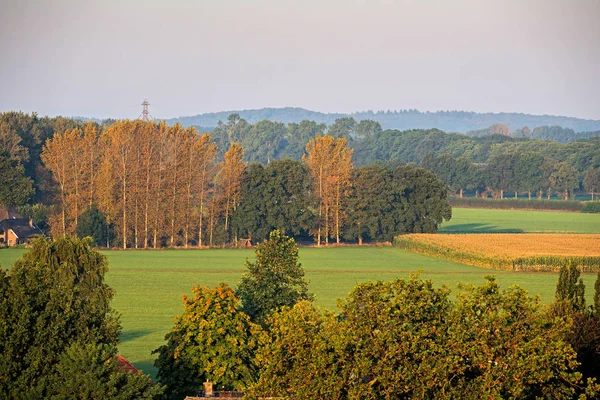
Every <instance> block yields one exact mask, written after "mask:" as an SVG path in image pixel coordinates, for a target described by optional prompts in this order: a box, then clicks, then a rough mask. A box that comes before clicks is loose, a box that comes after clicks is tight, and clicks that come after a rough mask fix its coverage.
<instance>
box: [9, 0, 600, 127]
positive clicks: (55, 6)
mask: <svg viewBox="0 0 600 400" xmlns="http://www.w3.org/2000/svg"><path fill="white" fill-rule="evenodd" d="M599 20H600V0H420V1H418V0H364V1H358V0H210V1H209V0H171V1H163V0H145V1H136V0H122V1H117V0H97V1H93V0H72V1H66V0H48V1H39V0H0V111H8V110H22V111H25V112H32V111H35V112H37V113H38V114H40V115H51V116H54V115H64V116H87V117H95V118H108V117H111V118H137V117H138V116H139V114H140V113H141V105H140V103H141V102H142V101H143V100H144V99H145V98H147V99H148V101H149V102H150V104H151V105H150V113H151V114H152V116H153V117H155V118H168V117H178V116H186V115H195V114H200V113H206V112H216V111H224V110H240V109H249V108H263V107H287V106H289V107H303V108H307V109H311V110H315V111H321V112H354V111H364V110H374V111H377V110H400V109H413V108H415V109H419V110H422V111H436V110H468V111H477V112H521V113H530V114H551V115H565V116H572V117H580V118H588V119H600V24H599V23H598V21H599Z"/></svg>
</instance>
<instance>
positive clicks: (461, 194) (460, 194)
mask: <svg viewBox="0 0 600 400" xmlns="http://www.w3.org/2000/svg"><path fill="white" fill-rule="evenodd" d="M458 196H459V197H460V198H461V199H462V197H463V190H462V189H460V192H459V195H458Z"/></svg>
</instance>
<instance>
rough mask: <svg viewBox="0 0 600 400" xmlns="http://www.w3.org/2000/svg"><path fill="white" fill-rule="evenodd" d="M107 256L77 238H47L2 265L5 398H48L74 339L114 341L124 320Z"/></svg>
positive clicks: (1, 392)
mask: <svg viewBox="0 0 600 400" xmlns="http://www.w3.org/2000/svg"><path fill="white" fill-rule="evenodd" d="M106 271H107V262H106V258H105V257H104V256H103V255H101V254H100V253H98V252H97V251H94V250H92V249H91V248H90V247H89V243H88V242H86V241H80V240H77V239H73V238H65V237H61V238H58V239H57V240H56V241H54V242H51V241H49V240H47V239H44V238H41V239H38V240H36V241H35V242H34V243H33V245H32V248H31V249H30V250H29V251H28V252H27V253H25V254H24V255H23V258H22V259H20V260H18V261H16V262H15V264H14V267H12V268H11V269H10V270H9V272H8V273H6V272H5V271H4V270H2V269H1V268H0V354H2V357H0V397H1V398H46V397H48V396H49V395H51V394H52V391H53V390H54V388H55V385H56V383H57V370H56V366H57V364H58V362H59V359H60V356H61V355H62V354H63V353H64V352H65V351H66V349H67V348H69V347H70V346H71V345H72V344H73V343H76V342H79V343H82V344H92V343H100V344H107V345H112V346H115V345H116V344H117V342H118V336H119V331H120V325H119V322H118V318H117V316H116V314H115V312H114V311H113V310H112V309H111V308H110V300H111V299H112V297H113V291H112V289H111V288H110V287H109V286H108V285H106V283H104V275H105V273H106Z"/></svg>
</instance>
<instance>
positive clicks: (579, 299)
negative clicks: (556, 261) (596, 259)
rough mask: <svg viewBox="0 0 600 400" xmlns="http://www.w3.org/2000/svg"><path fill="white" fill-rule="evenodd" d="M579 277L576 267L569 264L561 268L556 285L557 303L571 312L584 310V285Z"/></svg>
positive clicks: (579, 273)
mask: <svg viewBox="0 0 600 400" xmlns="http://www.w3.org/2000/svg"><path fill="white" fill-rule="evenodd" d="M580 276H581V272H580V271H579V268H578V267H577V265H575V264H574V263H572V262H569V263H568V264H567V265H566V266H564V267H562V268H561V270H560V275H559V276H558V283H557V284H556V295H555V298H556V301H557V303H559V304H560V303H563V304H564V305H566V306H567V307H569V309H572V310H573V311H584V310H585V285H584V284H583V279H581V278H580Z"/></svg>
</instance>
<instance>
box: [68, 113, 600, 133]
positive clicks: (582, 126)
mask: <svg viewBox="0 0 600 400" xmlns="http://www.w3.org/2000/svg"><path fill="white" fill-rule="evenodd" d="M231 114H237V115H239V116H240V117H241V118H243V119H244V120H246V121H247V122H249V123H251V124H253V123H256V122H259V121H262V120H270V121H273V122H282V123H285V124H288V123H300V122H302V121H304V120H310V121H315V122H317V123H320V124H326V125H331V124H333V123H334V122H335V120H336V119H339V118H345V117H350V118H353V119H354V120H355V121H357V122H360V121H362V120H373V121H376V122H379V124H380V125H381V126H382V128H383V129H384V130H385V129H399V130H407V129H430V128H437V129H441V130H443V131H446V132H455V133H464V134H467V135H470V134H471V131H479V130H482V129H487V128H489V127H490V126H492V125H494V124H503V125H507V126H508V127H509V128H510V129H511V131H516V130H518V129H521V128H523V127H525V126H527V127H529V128H530V129H531V130H534V129H535V128H537V127H560V128H563V129H564V130H565V131H566V132H565V133H566V134H568V135H569V136H573V135H574V134H577V133H582V135H579V136H578V138H579V137H580V138H586V137H589V135H587V136H586V135H585V134H583V133H587V132H594V131H596V132H597V131H600V120H590V119H582V118H574V117H565V116H555V115H532V114H523V113H477V112H472V111H435V112H430V111H419V110H416V109H408V110H398V111H396V110H391V111H390V110H388V111H371V110H368V111H360V112H354V113H346V114H344V113H322V112H318V111H311V110H306V109H304V108H298V107H282V108H262V109H254V110H230V111H219V112H213V113H204V114H197V115H192V116H181V117H176V118H167V119H164V121H165V122H167V123H168V124H169V125H174V124H176V123H180V124H182V125H183V126H184V127H189V126H195V127H196V128H197V129H199V130H200V131H201V132H208V131H211V130H212V129H214V128H215V127H216V126H217V125H218V124H219V121H225V120H227V118H229V116H230V115H231ZM73 119H78V120H82V121H92V122H97V123H102V122H103V120H101V119H96V118H88V117H85V116H82V117H73ZM540 139H545V138H544V137H541V138H540ZM551 140H557V141H562V140H559V139H551ZM571 140H576V139H571Z"/></svg>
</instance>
